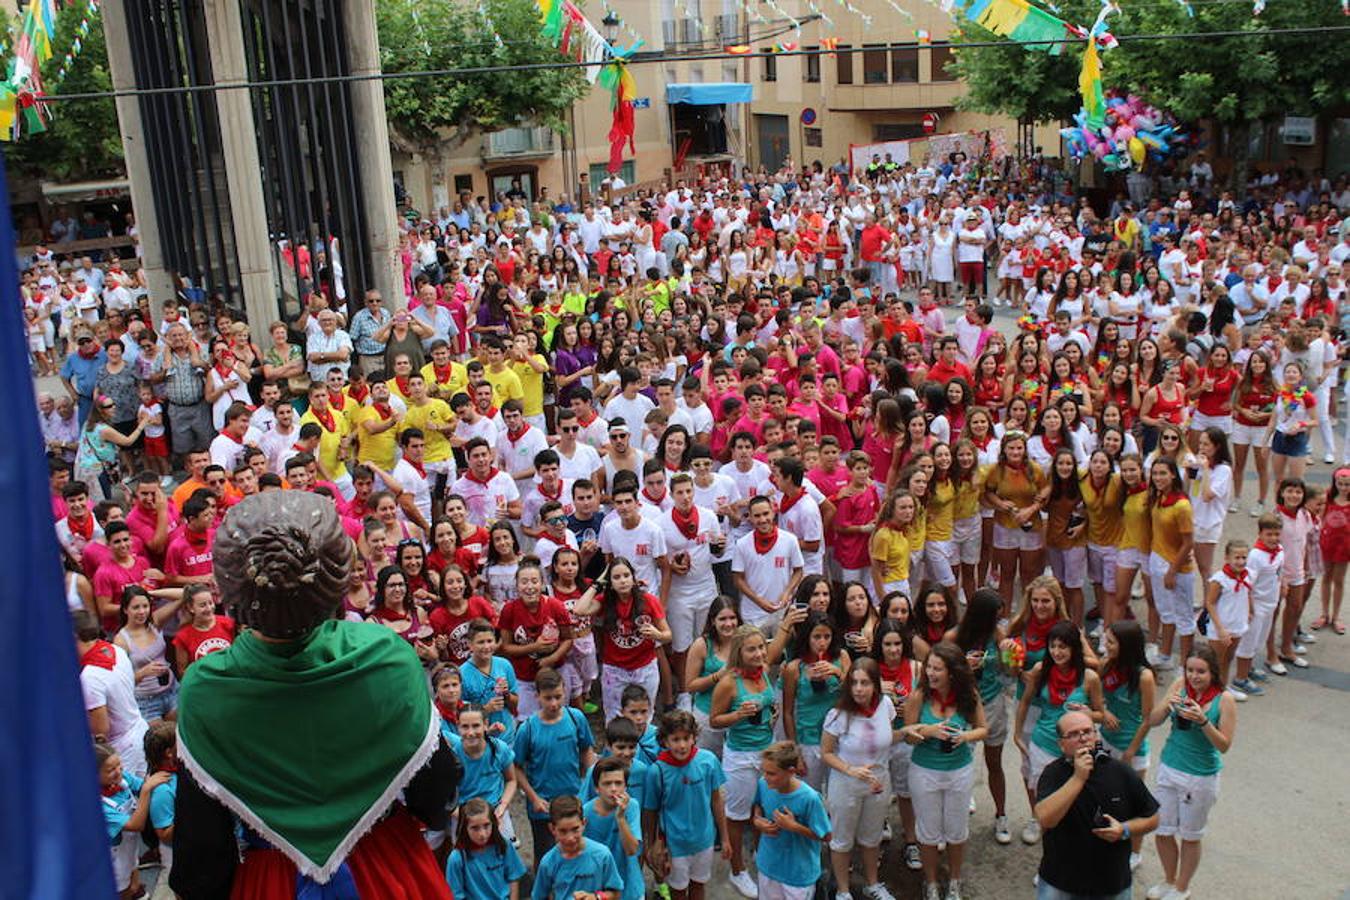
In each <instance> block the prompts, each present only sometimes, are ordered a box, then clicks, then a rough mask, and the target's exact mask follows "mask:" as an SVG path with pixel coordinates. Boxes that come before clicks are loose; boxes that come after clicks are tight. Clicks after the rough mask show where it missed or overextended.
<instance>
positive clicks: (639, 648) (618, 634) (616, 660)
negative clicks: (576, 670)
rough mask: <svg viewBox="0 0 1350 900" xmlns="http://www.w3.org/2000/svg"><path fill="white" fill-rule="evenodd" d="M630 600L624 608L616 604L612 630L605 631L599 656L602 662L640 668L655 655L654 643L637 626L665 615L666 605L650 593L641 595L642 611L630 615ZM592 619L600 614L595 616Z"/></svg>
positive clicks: (647, 623) (662, 617)
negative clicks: (616, 611)
mask: <svg viewBox="0 0 1350 900" xmlns="http://www.w3.org/2000/svg"><path fill="white" fill-rule="evenodd" d="M633 606H634V604H633V603H632V602H631V601H630V602H629V603H628V605H627V607H626V608H625V607H624V606H620V607H619V610H618V613H619V614H618V617H617V619H616V621H615V624H614V630H613V631H606V632H605V635H604V646H603V651H602V658H603V659H604V661H605V665H608V666H617V667H618V668H620V669H640V668H642V667H643V666H645V665H647V663H649V662H651V661H652V660H654V659H656V643H655V642H654V641H651V640H648V639H647V638H645V637H643V636H642V635H641V634H640V633H639V631H638V628H639V627H640V626H642V625H651V624H654V623H655V621H656V620H657V619H664V618H665V617H666V608H665V607H664V606H662V605H661V601H660V600H658V599H656V598H655V597H654V596H652V595H651V594H644V595H643V597H642V615H640V616H634V615H633ZM595 621H596V623H597V624H598V623H600V622H602V621H603V616H596V617H595Z"/></svg>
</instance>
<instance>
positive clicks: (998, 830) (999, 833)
mask: <svg viewBox="0 0 1350 900" xmlns="http://www.w3.org/2000/svg"><path fill="white" fill-rule="evenodd" d="M994 840H995V841H997V842H998V843H1000V844H1011V843H1012V832H1011V831H1009V830H1008V817H1007V816H994Z"/></svg>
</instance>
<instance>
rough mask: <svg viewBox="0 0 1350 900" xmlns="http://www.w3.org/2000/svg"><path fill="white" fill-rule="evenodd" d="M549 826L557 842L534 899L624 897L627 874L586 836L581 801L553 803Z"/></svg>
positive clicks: (541, 868)
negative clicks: (623, 873) (624, 874)
mask: <svg viewBox="0 0 1350 900" xmlns="http://www.w3.org/2000/svg"><path fill="white" fill-rule="evenodd" d="M535 684H538V681H536V682H535ZM540 699H541V700H542V699H543V698H540ZM548 827H549V831H550V832H551V833H552V835H553V840H554V842H555V844H556V846H554V847H553V849H551V850H549V851H548V852H547V853H545V854H544V856H543V858H542V859H540V860H539V865H538V868H537V869H536V872H535V876H534V890H533V891H531V893H530V898H531V900H620V897H621V895H622V893H623V876H622V875H620V874H619V869H618V867H617V866H616V865H615V864H614V857H613V855H611V854H610V852H609V850H607V849H606V848H605V846H604V845H603V844H601V843H598V842H597V841H593V840H591V839H590V838H588V837H586V817H585V815H583V814H582V811H581V801H580V800H578V799H577V798H576V797H558V798H557V799H556V800H554V801H553V802H552V803H550V804H549V826H548Z"/></svg>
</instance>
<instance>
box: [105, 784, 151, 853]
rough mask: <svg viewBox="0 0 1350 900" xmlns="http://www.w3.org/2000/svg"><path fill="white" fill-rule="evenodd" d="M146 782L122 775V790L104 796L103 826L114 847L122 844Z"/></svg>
mask: <svg viewBox="0 0 1350 900" xmlns="http://www.w3.org/2000/svg"><path fill="white" fill-rule="evenodd" d="M144 783H145V782H144V781H143V780H142V779H140V778H137V777H136V776H135V775H132V774H131V773H130V772H124V773H123V774H122V789H121V790H120V791H118V792H117V793H116V794H113V795H112V796H111V797H109V796H107V795H106V794H105V795H104V796H103V826H104V828H105V829H107V833H108V840H109V841H110V842H111V843H112V845H113V846H114V847H116V846H117V845H118V844H121V843H122V829H123V828H124V827H126V824H127V822H130V821H131V816H132V814H133V813H135V812H136V800H137V798H139V797H140V795H141V785H143V784H144Z"/></svg>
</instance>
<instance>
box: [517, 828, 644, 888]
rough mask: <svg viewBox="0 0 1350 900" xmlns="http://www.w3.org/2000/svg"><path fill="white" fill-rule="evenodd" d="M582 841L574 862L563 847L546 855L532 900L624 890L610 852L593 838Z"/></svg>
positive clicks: (539, 871) (554, 849)
mask: <svg viewBox="0 0 1350 900" xmlns="http://www.w3.org/2000/svg"><path fill="white" fill-rule="evenodd" d="M582 840H584V841H585V844H584V845H583V846H582V848H581V852H580V853H578V854H577V855H576V856H574V857H573V858H571V859H568V858H567V857H565V856H563V853H562V848H560V847H554V848H553V849H552V850H550V851H548V853H545V854H544V858H543V860H542V861H541V862H540V863H539V870H538V872H537V873H536V874H535V877H534V889H533V891H531V893H530V897H531V898H532V900H571V897H572V895H573V894H574V893H576V892H577V891H584V892H586V893H588V894H594V893H596V892H597V891H617V890H621V889H622V888H623V876H622V875H620V874H619V869H618V866H616V865H614V857H613V856H612V855H611V854H610V852H609V850H607V849H605V846H604V845H603V844H600V843H597V842H596V841H593V840H591V839H590V838H583V839H582Z"/></svg>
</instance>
